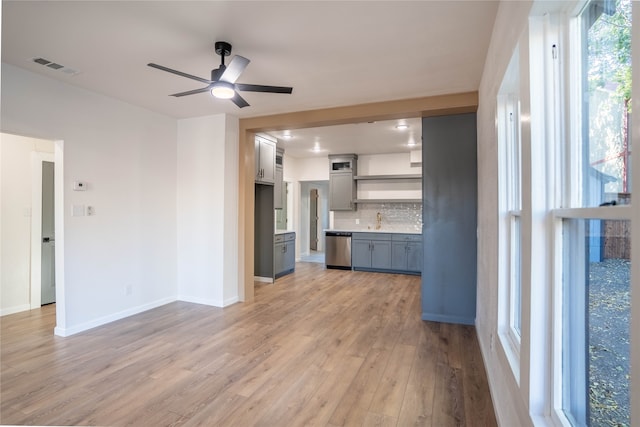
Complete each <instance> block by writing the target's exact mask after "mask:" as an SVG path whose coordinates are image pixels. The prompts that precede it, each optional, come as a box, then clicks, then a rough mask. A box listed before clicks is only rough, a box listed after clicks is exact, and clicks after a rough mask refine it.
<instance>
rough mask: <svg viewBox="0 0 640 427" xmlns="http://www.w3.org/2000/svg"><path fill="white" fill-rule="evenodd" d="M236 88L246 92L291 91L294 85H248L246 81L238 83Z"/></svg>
mask: <svg viewBox="0 0 640 427" xmlns="http://www.w3.org/2000/svg"><path fill="white" fill-rule="evenodd" d="M236 89H237V90H241V91H244V92H269V93H291V92H293V88H292V87H285V86H264V85H248V84H244V83H236Z"/></svg>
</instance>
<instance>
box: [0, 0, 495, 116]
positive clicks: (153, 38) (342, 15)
mask: <svg viewBox="0 0 640 427" xmlns="http://www.w3.org/2000/svg"><path fill="white" fill-rule="evenodd" d="M497 4H498V2H496V1H407V2H404V1H257V2H252V1H195V2H187V1H158V2H156V1H141V2H127V1H113V2H109V1H105V2H95V1H86V2H84V1H69V2H63V1H43V2H37V1H6V0H5V1H3V2H2V61H3V62H7V63H10V64H12V65H15V66H18V67H22V68H25V69H28V70H31V71H33V72H36V73H40V74H44V75H47V76H50V77H52V78H54V79H58V80H61V81H64V82H67V83H69V84H73V85H77V86H80V87H83V88H86V89H90V90H92V91H95V92H99V93H102V94H105V95H107V96H110V97H113V98H117V99H120V100H122V101H125V102H128V103H131V104H134V105H138V106H141V107H144V108H147V109H150V110H153V111H156V112H159V113H161V114H165V115H168V116H172V117H175V118H186V117H196V116H205V115H212V114H220V113H228V114H233V115H236V116H238V117H256V116H261V115H269V114H276V113H285V112H294V111H303V110H312V109H318V108H326V107H336V106H345V105H355V104H362V103H369V102H377V101H387V100H394V99H407V98H416V97H422V96H431V95H440V94H447V93H456V92H467V91H473V90H477V89H478V86H479V83H480V77H481V73H482V69H483V66H484V61H485V55H486V52H487V47H488V44H489V40H490V36H491V31H492V27H493V21H494V18H495V14H496V10H497ZM217 40H225V41H228V42H230V43H231V44H232V45H233V52H232V54H231V55H232V56H233V55H234V54H239V55H242V56H244V57H246V58H249V59H250V60H251V63H250V64H249V66H248V67H247V69H246V70H245V72H244V73H243V74H242V75H241V76H240V78H239V79H238V83H253V84H265V85H279V86H293V88H294V90H293V94H292V95H283V94H264V93H253V92H243V93H242V96H243V97H244V98H245V99H246V100H247V101H248V102H249V104H251V106H250V107H246V108H243V109H239V108H237V107H236V106H235V105H234V104H233V103H232V102H231V101H228V100H219V99H214V98H212V97H211V95H210V94H208V93H206V92H205V93H201V94H197V95H192V96H187V97H182V98H175V97H170V96H168V95H169V94H171V93H176V92H181V91H187V90H191V89H197V88H199V87H202V86H203V85H202V84H201V83H198V82H196V81H193V80H190V79H186V78H183V77H180V76H176V75H173V74H169V73H165V72H162V71H159V70H156V69H153V68H150V67H147V66H146V64H147V63H149V62H155V63H158V64H161V65H164V66H166V67H169V68H173V69H177V70H180V71H183V72H185V73H188V74H193V75H196V76H200V77H203V78H209V75H210V71H211V70H212V69H214V68H217V67H218V66H219V63H220V57H219V56H217V55H216V54H215V52H214V49H213V45H214V42H215V41H217ZM33 57H43V58H46V59H48V60H50V61H53V62H56V63H59V64H61V65H64V66H65V67H69V68H71V69H75V70H78V71H80V72H79V73H78V74H76V75H69V74H65V73H63V72H60V71H54V70H51V69H49V68H47V67H44V66H42V65H38V64H35V63H33V62H32V61H30V59H31V58H33Z"/></svg>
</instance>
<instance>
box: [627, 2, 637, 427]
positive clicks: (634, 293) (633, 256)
mask: <svg viewBox="0 0 640 427" xmlns="http://www.w3.org/2000/svg"><path fill="white" fill-rule="evenodd" d="M631 7H632V9H631V14H632V18H631V19H632V22H633V28H632V29H631V31H632V33H631V40H632V42H631V43H632V47H631V49H632V52H633V55H632V59H631V61H632V71H631V72H632V79H633V85H632V89H631V90H632V99H633V101H632V102H633V107H632V108H633V111H634V113H633V114H632V118H631V121H632V123H631V126H632V129H633V130H632V132H631V137H632V138H633V140H632V141H631V144H630V145H631V146H632V147H635V149H636V150H634V151H632V153H633V154H632V155H631V164H632V166H631V167H632V170H633V171H640V154H639V153H638V152H637V151H638V147H640V44H639V43H638V41H639V40H640V2H638V1H634V2H632V6H631ZM631 179H632V187H631V188H633V189H635V190H636V191H638V192H640V173H632V174H631ZM635 197H636V200H635V207H636V209H632V210H631V215H630V216H631V224H632V229H631V247H632V248H635V249H634V250H632V251H631V319H633V321H632V322H630V323H631V325H630V328H631V330H630V340H631V346H630V347H631V348H630V350H631V357H630V360H632V361H636V362H637V361H639V360H640V321H639V320H640V250H638V248H640V209H639V208H638V207H639V206H640V203H639V202H638V200H637V197H638V193H636V195H635ZM632 203H633V202H632ZM630 376H631V379H630V384H629V390H631V399H630V402H629V404H630V408H631V424H632V425H638V424H640V363H633V362H632V363H631V372H630Z"/></svg>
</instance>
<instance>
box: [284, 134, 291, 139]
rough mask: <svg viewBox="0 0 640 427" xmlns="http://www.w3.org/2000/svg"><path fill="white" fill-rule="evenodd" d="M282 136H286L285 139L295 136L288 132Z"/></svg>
mask: <svg viewBox="0 0 640 427" xmlns="http://www.w3.org/2000/svg"><path fill="white" fill-rule="evenodd" d="M282 137H283V138H285V139H291V138H293V135H291V134H290V133H287V134H284V135H282Z"/></svg>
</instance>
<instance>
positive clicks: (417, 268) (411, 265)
mask: <svg viewBox="0 0 640 427" xmlns="http://www.w3.org/2000/svg"><path fill="white" fill-rule="evenodd" d="M392 240H393V242H392V246H391V268H392V269H393V270H400V271H407V272H411V273H420V272H421V271H422V241H421V240H422V236H421V235H417V234H415V235H414V234H398V235H394V236H393V237H392Z"/></svg>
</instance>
